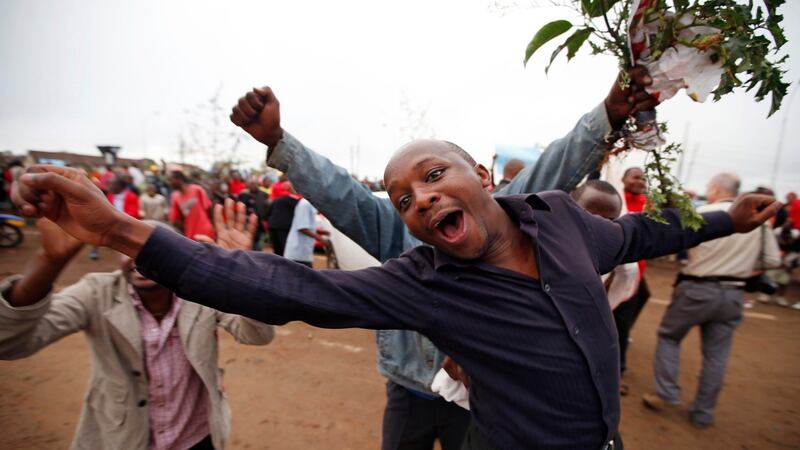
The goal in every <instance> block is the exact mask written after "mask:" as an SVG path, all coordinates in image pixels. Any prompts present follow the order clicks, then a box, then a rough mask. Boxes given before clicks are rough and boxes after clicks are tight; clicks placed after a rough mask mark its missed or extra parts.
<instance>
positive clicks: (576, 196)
mask: <svg viewBox="0 0 800 450" xmlns="http://www.w3.org/2000/svg"><path fill="white" fill-rule="evenodd" d="M588 188H592V189H594V190H596V191H600V192H603V193H605V194H609V195H613V196H615V197H618V198H619V199H620V201H622V197H620V195H619V192H618V191H617V190H616V189H615V188H614V186H612V185H611V183H609V182H607V181H603V180H589V181H587V182H586V183H583V184H582V185H580V186H578V187H576V188H575V190H573V191H572V193H571V194H570V195H571V196H572V198H573V200H575V201H578V200H580V198H581V196H583V193H584V192H586V189H588Z"/></svg>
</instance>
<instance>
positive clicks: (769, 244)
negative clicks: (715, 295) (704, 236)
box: [681, 201, 780, 278]
mask: <svg viewBox="0 0 800 450" xmlns="http://www.w3.org/2000/svg"><path fill="white" fill-rule="evenodd" d="M730 206H731V202H730V201H721V202H717V203H711V204H708V205H703V206H701V207H699V208H697V212H699V213H704V212H708V211H727V210H728V208H730ZM762 262H763V263H764V264H763V265H764V266H765V267H764V268H770V267H777V266H779V265H780V250H779V249H778V242H777V241H776V240H775V235H774V234H773V233H772V230H771V229H770V227H769V225H767V224H764V225H762V226H760V227H758V228H756V229H755V230H753V231H751V232H749V233H744V234H742V233H736V234H732V235H730V236H728V237H724V238H719V239H714V240H713V241H708V242H703V243H702V244H700V245H698V246H697V247H695V248H693V249H690V250H689V264H687V265H686V267H684V268H683V270H682V271H681V272H683V273H684V274H686V275H692V276H695V277H715V276H716V277H736V278H748V277H750V276H752V275H753V270H755V269H761V268H762V267H761V263H762Z"/></svg>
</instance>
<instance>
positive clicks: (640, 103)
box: [605, 66, 658, 130]
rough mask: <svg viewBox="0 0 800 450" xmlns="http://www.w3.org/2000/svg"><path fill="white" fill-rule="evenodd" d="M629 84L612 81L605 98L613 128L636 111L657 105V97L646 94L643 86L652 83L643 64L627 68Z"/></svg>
mask: <svg viewBox="0 0 800 450" xmlns="http://www.w3.org/2000/svg"><path fill="white" fill-rule="evenodd" d="M628 76H629V77H630V80H631V82H630V85H629V86H628V89H624V90H623V89H622V88H621V87H620V86H619V80H617V81H614V85H613V86H611V92H609V93H608V96H607V97H606V99H605V105H606V113H608V121H609V123H611V127H612V128H613V129H615V130H618V129H620V127H622V125H624V124H625V120H627V119H628V116H630V115H631V114H633V113H635V112H636V111H650V110H651V109H654V108H655V107H656V106H657V105H658V99H657V98H655V97H653V96H652V95H650V94H648V93H647V92H646V91H645V90H644V88H645V87H646V86H650V85H651V84H653V79H652V78H651V77H650V74H649V73H648V72H647V69H646V68H644V67H643V66H635V67H632V68H631V69H629V70H628Z"/></svg>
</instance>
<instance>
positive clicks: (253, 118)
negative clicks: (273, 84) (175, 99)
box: [231, 87, 419, 261]
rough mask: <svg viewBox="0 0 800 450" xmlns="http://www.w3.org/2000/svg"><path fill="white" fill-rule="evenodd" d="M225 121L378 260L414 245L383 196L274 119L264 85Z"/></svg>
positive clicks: (276, 105)
mask: <svg viewBox="0 0 800 450" xmlns="http://www.w3.org/2000/svg"><path fill="white" fill-rule="evenodd" d="M231 121H232V122H233V123H234V124H236V125H238V126H240V127H241V128H242V129H243V130H245V131H246V132H247V133H249V134H250V135H251V136H253V137H254V138H255V139H256V140H258V141H259V142H262V143H263V144H265V145H267V146H268V147H269V151H268V154H267V163H268V164H269V165H270V167H274V168H276V169H278V170H280V171H282V172H284V173H286V176H287V177H288V178H289V181H291V182H292V185H293V186H294V188H295V189H296V190H297V192H299V193H300V194H302V195H303V197H305V198H306V199H307V200H308V201H309V202H311V204H312V205H314V207H316V208H317V209H318V210H319V211H320V212H321V213H322V214H323V215H324V216H325V217H327V218H328V220H330V222H331V224H332V225H333V226H334V227H336V229H338V230H339V231H341V232H342V233H344V234H345V235H347V236H348V237H349V238H350V239H352V240H353V241H354V242H355V243H356V244H358V245H359V246H361V247H362V248H363V249H365V250H366V251H367V252H368V253H369V254H370V255H372V256H373V257H375V258H376V259H378V260H379V261H386V260H387V259H389V258H394V257H397V256H399V255H400V253H402V252H403V250H405V249H408V248H410V247H414V246H416V245H419V241H417V240H416V239H414V238H413V237H412V236H411V235H410V234H409V233H408V230H407V229H406V227H405V225H404V224H403V222H402V220H400V216H398V215H397V212H396V211H395V210H394V207H393V206H392V204H391V203H390V202H389V201H388V199H384V198H379V197H376V196H375V195H373V194H372V192H371V191H370V190H369V189H367V187H366V186H364V185H362V184H361V183H359V182H358V181H356V180H354V179H353V177H351V176H350V174H349V173H348V172H347V170H345V169H344V168H342V167H339V166H337V165H335V164H333V163H332V162H331V161H330V160H329V159H328V158H325V157H324V156H322V155H320V154H318V153H316V152H314V151H313V150H311V149H310V148H308V147H306V146H305V145H303V143H302V142H300V141H299V140H297V139H296V138H295V137H294V136H292V135H291V134H289V133H287V132H285V131H284V130H283V129H282V128H281V124H280V102H279V101H278V99H277V97H275V94H274V93H273V92H272V90H271V89H270V88H268V87H263V88H256V89H253V90H252V91H250V92H248V93H247V94H246V95H245V96H243V97H242V98H240V99H239V103H238V104H237V105H236V106H235V107H234V108H233V112H232V113H231Z"/></svg>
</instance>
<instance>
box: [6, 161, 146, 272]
mask: <svg viewBox="0 0 800 450" xmlns="http://www.w3.org/2000/svg"><path fill="white" fill-rule="evenodd" d="M11 200H12V201H13V202H14V204H15V205H17V207H19V208H20V210H21V211H22V214H23V215H25V216H28V217H40V218H41V217H44V218H47V219H49V220H50V221H52V222H54V223H55V224H56V225H58V226H59V227H60V228H61V229H62V230H64V231H66V232H67V233H69V234H70V235H71V236H73V237H75V238H77V239H78V240H80V241H82V242H85V243H88V244H93V245H102V246H106V247H112V248H114V249H116V250H118V251H120V252H122V253H125V254H126V255H128V256H131V257H135V256H136V255H137V254H138V251H139V249H140V248H141V246H142V245H144V243H145V241H147V238H149V237H150V234H151V233H152V232H153V227H152V225H148V224H146V223H143V222H140V221H138V220H136V219H133V218H132V217H130V216H128V215H127V214H124V213H122V212H120V211H117V210H116V209H114V206H113V205H112V204H111V203H109V201H108V200H107V199H106V196H105V195H104V194H103V192H102V191H101V190H100V189H99V188H98V187H97V186H95V185H94V183H92V182H91V180H89V178H87V177H86V175H85V174H84V173H83V172H82V171H80V170H77V169H72V168H68V167H57V166H50V165H36V166H32V167H31V168H29V169H28V173H26V174H24V175H22V177H20V179H19V182H17V183H14V186H13V188H12V192H11Z"/></svg>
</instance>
